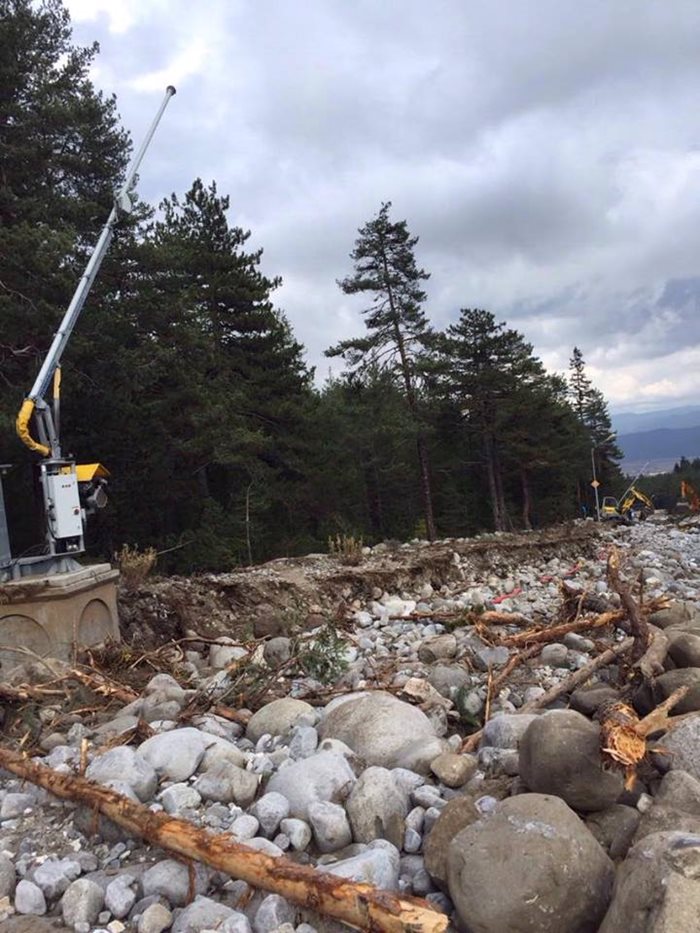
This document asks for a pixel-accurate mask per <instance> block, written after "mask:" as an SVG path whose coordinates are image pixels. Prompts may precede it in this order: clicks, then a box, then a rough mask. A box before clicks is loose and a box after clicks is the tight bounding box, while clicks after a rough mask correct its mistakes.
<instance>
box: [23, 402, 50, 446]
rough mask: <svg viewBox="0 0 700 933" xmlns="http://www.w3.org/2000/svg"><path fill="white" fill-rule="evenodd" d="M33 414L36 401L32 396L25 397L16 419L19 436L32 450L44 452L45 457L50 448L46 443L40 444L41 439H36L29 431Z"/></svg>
mask: <svg viewBox="0 0 700 933" xmlns="http://www.w3.org/2000/svg"><path fill="white" fill-rule="evenodd" d="M33 414H34V402H33V401H32V399H30V398H25V400H24V401H23V402H22V407H21V408H20V410H19V414H18V415H17V420H16V421H15V428H16V430H17V436H18V437H19V439H20V440H21V441H22V443H23V444H25V445H26V446H27V447H28V448H29V449H30V450H34V451H36V453H38V454H42V455H43V456H44V457H48V455H49V454H50V453H51V451H50V450H49V448H48V447H47V446H46V445H45V444H40V443H39V441H35V440H34V438H33V437H32V436H31V434H30V433H29V419H30V418H31V417H32V415H33Z"/></svg>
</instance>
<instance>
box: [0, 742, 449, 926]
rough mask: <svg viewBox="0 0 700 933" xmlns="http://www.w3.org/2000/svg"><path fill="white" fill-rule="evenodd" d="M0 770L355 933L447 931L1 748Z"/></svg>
mask: <svg viewBox="0 0 700 933" xmlns="http://www.w3.org/2000/svg"><path fill="white" fill-rule="evenodd" d="M0 767H2V768H6V769H7V770H8V771H11V772H12V773H13V774H16V775H18V776H19V777H21V778H23V779H24V780H28V781H31V782H32V783H33V784H37V785H38V786H39V787H44V788H46V790H48V791H50V793H52V794H54V795H55V796H56V797H60V798H62V799H63V800H72V801H74V802H76V803H82V804H84V805H86V806H87V807H89V808H90V809H91V810H93V811H99V812H100V813H102V814H104V815H105V816H107V817H109V819H110V820H112V821H113V822H115V823H118V824H119V826H123V827H124V828H125V829H126V830H127V831H128V832H129V834H130V835H132V836H140V837H142V838H143V839H146V840H148V841H149V842H151V843H153V844H154V845H157V846H160V847H161V848H163V849H166V850H167V851H169V852H174V853H176V854H177V855H180V856H183V857H184V858H186V859H196V860H197V861H199V862H203V863H204V864H205V865H209V866H211V867H212V868H215V869H216V870H217V871H222V872H225V873H226V874H229V875H231V876H232V877H234V878H240V879H241V880H243V881H246V882H247V883H248V884H250V885H253V886H254V887H257V888H262V889H263V890H264V891H272V892H273V893H275V894H280V895H281V896H282V897H285V898H287V899H288V900H290V901H293V902H294V903H295V904H299V905H300V906H302V907H307V908H310V909H311V910H315V911H318V913H320V914H325V915H327V916H329V917H334V918H335V919H336V920H340V921H341V922H342V923H347V924H349V925H350V926H352V927H355V928H357V929H359V930H376V931H386V933H404V931H406V930H410V931H412V933H443V931H444V930H446V929H447V924H448V918H447V916H446V915H445V914H440V913H437V911H434V910H432V909H431V908H430V907H429V905H428V904H427V903H426V902H425V901H421V900H420V899H418V898H401V897H398V896H397V895H395V894H394V893H393V892H391V891H380V890H377V889H376V888H373V887H372V886H371V885H368V884H356V883H354V882H351V881H346V880H345V879H344V878H338V877H335V876H334V875H329V874H325V873H323V872H321V871H317V870H316V869H314V868H310V867H308V866H306V865H297V864H296V863H294V862H291V861H289V860H288V859H285V858H283V857H280V858H273V857H272V856H269V855H265V854H264V853H263V852H258V851H257V850H255V849H249V848H247V847H246V846H244V845H240V844H238V843H236V842H233V841H232V839H231V837H230V836H226V835H224V834H216V835H215V834H213V833H209V832H206V831H205V830H202V829H199V828H198V827H196V826H194V825H193V824H192V823H188V822H187V821H186V820H181V819H175V818H174V817H171V816H167V815H166V814H165V813H152V812H151V811H150V810H149V809H148V808H147V807H144V806H143V805H142V804H137V803H134V802H133V801H131V800H129V799H128V798H127V797H123V796H122V795H121V794H118V793H116V791H113V790H111V789H109V788H107V787H103V786H102V785H100V784H95V783H93V782H92V781H88V780H86V779H85V778H81V777H76V776H74V775H72V774H60V773H58V772H57V771H53V770H52V769H51V768H47V767H45V766H43V765H38V764H36V763H35V762H34V761H32V760H31V759H30V758H26V757H24V756H22V755H18V754H17V753H16V752H12V751H9V750H8V749H4V748H0Z"/></svg>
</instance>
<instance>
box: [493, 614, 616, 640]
mask: <svg viewBox="0 0 700 933" xmlns="http://www.w3.org/2000/svg"><path fill="white" fill-rule="evenodd" d="M624 618H625V610H624V609H613V610H611V611H609V612H602V613H601V614H600V615H598V616H595V617H593V618H590V617H586V618H585V619H577V620H576V621H575V622H564V623H562V624H561V625H552V626H550V627H549V628H542V629H536V630H534V631H533V630H532V629H530V630H529V631H527V632H519V633H518V634H517V635H508V636H506V637H505V638H501V639H500V641H499V642H498V643H499V644H500V645H506V646H508V647H518V646H519V645H532V644H540V645H541V644H546V643H547V642H550V641H559V639H560V638H563V637H564V635H568V634H569V632H587V631H588V630H589V629H594V628H603V626H605V625H611V624H614V623H617V622H620V621H622V619H624Z"/></svg>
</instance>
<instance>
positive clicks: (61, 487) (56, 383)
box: [0, 86, 175, 582]
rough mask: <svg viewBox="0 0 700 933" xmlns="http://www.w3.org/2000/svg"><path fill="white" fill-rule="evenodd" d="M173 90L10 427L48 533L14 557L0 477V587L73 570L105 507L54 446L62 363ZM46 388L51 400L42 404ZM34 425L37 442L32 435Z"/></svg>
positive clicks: (93, 476)
mask: <svg viewBox="0 0 700 933" xmlns="http://www.w3.org/2000/svg"><path fill="white" fill-rule="evenodd" d="M174 94H175V88H174V87H172V86H169V87H168V88H167V89H166V91H165V97H164V99H163V101H162V103H161V105H160V107H159V108H158V112H157V113H156V115H155V117H154V119H153V122H152V123H151V125H150V127H149V129H148V132H147V133H146V136H145V138H144V140H143V142H142V143H141V146H140V147H139V149H138V151H137V153H136V155H135V156H134V159H133V161H132V163H131V165H130V167H129V169H128V171H127V175H126V178H125V179H124V184H123V185H122V186H121V188H120V189H119V191H118V192H117V193H116V195H115V198H114V206H113V207H112V210H111V212H110V214H109V217H108V218H107V221H106V223H105V225H104V227H103V228H102V232H101V234H100V237H99V239H98V240H97V243H96V244H95V247H94V249H93V251H92V254H91V256H90V259H89V260H88V263H87V266H86V267H85V271H84V272H83V275H82V278H81V279H80V282H79V283H78V286H77V288H76V290H75V293H74V295H73V298H72V300H71V302H70V305H69V306H68V309H67V310H66V313H65V314H64V316H63V320H62V321H61V323H60V325H59V328H58V330H57V331H56V334H55V336H54V339H53V342H52V343H51V347H50V348H49V351H48V353H47V354H46V357H45V359H44V362H43V364H42V366H41V369H40V370H39V374H38V376H37V377H36V380H35V382H34V385H33V386H32V388H31V390H30V391H29V393H28V394H27V396H26V398H25V399H24V402H23V403H22V407H21V408H20V411H19V414H18V415H17V421H16V428H17V434H18V436H19V438H20V440H21V441H22V442H23V443H24V444H25V445H26V446H27V447H28V448H29V449H30V450H32V451H34V452H35V453H37V454H40V455H41V460H40V461H39V464H38V466H39V478H40V482H41V491H42V497H43V512H44V517H45V527H46V548H45V553H44V554H42V555H40V556H39V557H19V558H16V559H13V558H12V554H11V551H10V544H9V534H8V530H7V520H6V515H5V507H4V501H3V494H2V482H1V479H0V582H2V581H7V580H17V579H20V578H22V577H27V576H35V575H38V574H40V575H50V574H57V573H62V572H69V571H72V570H76V569H77V568H79V564H78V563H77V562H76V560H75V558H76V557H77V556H78V555H79V554H82V553H83V552H84V551H85V521H86V517H87V515H89V514H90V513H92V512H94V511H95V510H96V509H98V508H101V507H102V506H104V505H105V504H106V501H107V497H106V492H105V488H104V487H105V483H106V478H107V476H108V475H109V474H108V472H107V470H106V469H105V468H104V467H103V466H102V465H101V464H99V463H91V464H76V463H75V461H74V460H72V459H71V458H66V457H64V456H63V452H62V449H61V441H60V384H61V369H60V365H61V357H62V356H63V352H64V350H65V348H66V345H67V344H68V341H69V339H70V336H71V333H72V332H73V328H74V327H75V324H76V322H77V320H78V317H79V316H80V312H81V311H82V309H83V305H84V304H85V300H86V298H87V296H88V294H89V292H90V289H91V287H92V284H93V282H94V281H95V278H96V276H97V273H98V271H99V269H100V265H101V264H102V260H103V259H104V257H105V254H106V253H107V250H108V249H109V245H110V243H111V240H112V237H113V235H114V228H115V227H116V225H117V224H118V223H119V221H120V220H121V219H122V218H124V217H126V216H128V215H129V214H130V213H131V211H132V209H133V205H134V203H135V200H136V198H135V195H134V193H133V191H132V188H133V185H134V182H135V178H136V173H137V171H138V169H139V166H140V165H141V162H142V160H143V157H144V155H145V153H146V150H147V149H148V146H149V144H150V142H151V140H152V138H153V135H154V133H155V131H156V128H157V127H158V124H159V123H160V120H161V117H162V116H163V113H164V111H165V108H166V107H167V105H168V102H169V101H170V98H171V97H172V96H173V95H174ZM50 390H51V399H49V398H48V395H49V391H50ZM32 420H33V422H34V425H33V426H34V431H35V433H36V437H35V436H33V435H32V433H31V428H30V425H31V422H32Z"/></svg>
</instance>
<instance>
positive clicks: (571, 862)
mask: <svg viewBox="0 0 700 933" xmlns="http://www.w3.org/2000/svg"><path fill="white" fill-rule="evenodd" d="M447 872H448V885H449V892H450V897H451V898H452V900H453V902H454V904H455V906H456V908H457V912H458V914H459V916H460V919H461V920H462V922H463V923H464V924H465V926H466V927H467V928H468V929H469V931H470V933H505V931H506V930H507V931H508V933H564V931H566V933H595V931H596V930H597V929H598V925H599V923H600V921H601V919H602V917H603V915H604V914H605V911H606V909H607V906H608V903H609V900H610V895H611V891H612V885H613V878H614V869H613V864H612V862H611V861H610V859H609V858H608V856H607V855H606V854H605V852H604V851H603V849H602V847H601V846H600V845H599V843H598V842H596V840H595V839H594V838H593V836H592V835H591V833H590V832H589V831H588V830H587V829H586V827H585V826H584V824H583V823H582V822H581V820H580V819H579V818H578V817H577V816H576V814H575V813H574V812H573V810H571V809H570V808H569V807H567V805H566V804H565V803H564V802H563V801H562V800H560V799H559V798H557V797H550V796H545V795H542V794H522V795H520V796H517V797H511V798H509V799H508V800H504V801H502V802H501V803H500V804H499V805H498V806H497V807H496V808H495V810H494V811H493V813H492V815H490V816H488V817H486V818H483V819H481V820H478V821H477V822H475V823H472V824H471V825H470V826H467V827H466V829H463V830H462V831H461V832H460V833H458V834H457V836H455V838H454V839H453V840H452V843H451V844H450V848H449V852H448V856H447Z"/></svg>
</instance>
